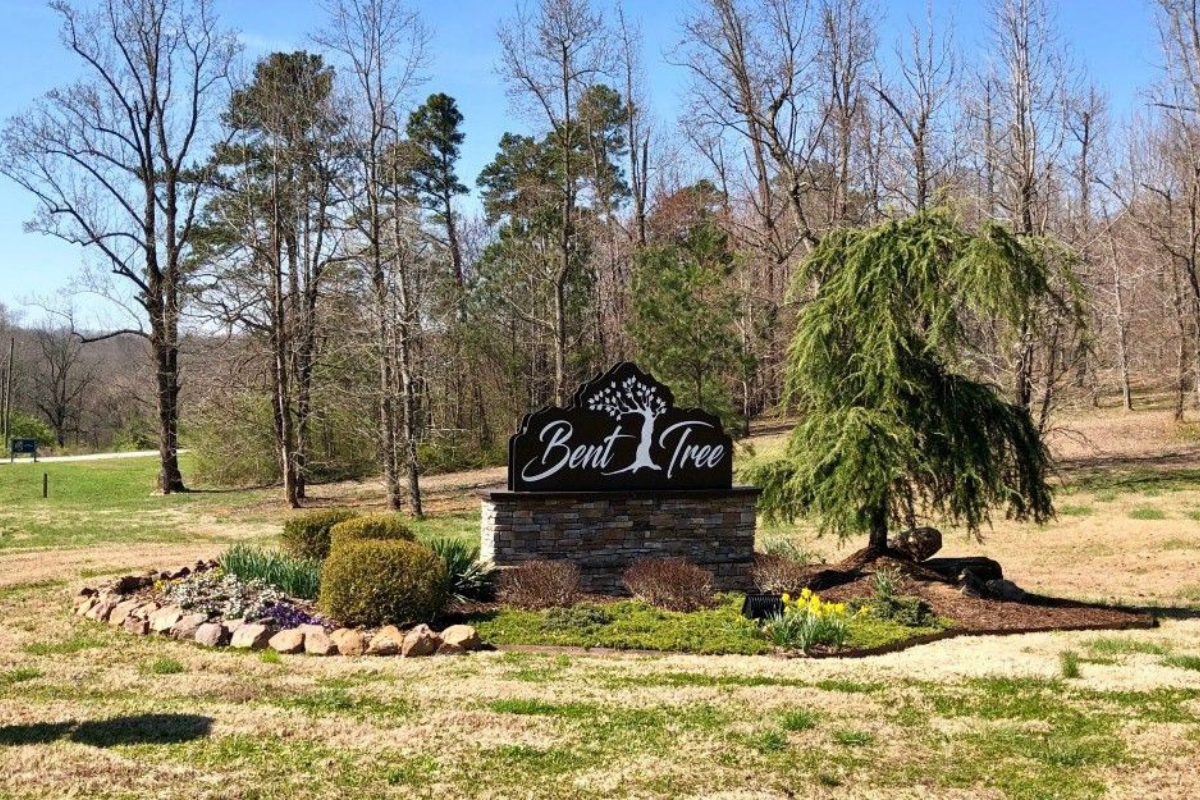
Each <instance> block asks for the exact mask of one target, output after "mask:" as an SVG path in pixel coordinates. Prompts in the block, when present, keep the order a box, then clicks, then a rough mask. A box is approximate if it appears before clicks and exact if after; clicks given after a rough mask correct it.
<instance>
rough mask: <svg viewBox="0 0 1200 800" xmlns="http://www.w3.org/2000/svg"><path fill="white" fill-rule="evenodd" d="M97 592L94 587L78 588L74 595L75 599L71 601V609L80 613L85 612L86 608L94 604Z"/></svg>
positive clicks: (81, 614)
mask: <svg viewBox="0 0 1200 800" xmlns="http://www.w3.org/2000/svg"><path fill="white" fill-rule="evenodd" d="M97 594H99V592H97V591H96V590H95V589H89V588H87V587H84V588H83V589H80V590H79V594H77V595H75V599H74V600H73V601H72V602H71V608H72V610H73V611H74V612H75V613H76V614H78V615H80V616H83V614H85V613H87V611H88V609H90V608H91V607H92V606H94V605H96V595H97Z"/></svg>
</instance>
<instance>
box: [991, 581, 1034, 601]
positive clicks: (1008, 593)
mask: <svg viewBox="0 0 1200 800" xmlns="http://www.w3.org/2000/svg"><path fill="white" fill-rule="evenodd" d="M984 588H985V589H987V593H988V596H989V597H994V598H995V599H997V600H1007V601H1009V602H1014V603H1019V602H1021V601H1022V600H1024V599H1025V597H1026V594H1025V590H1024V589H1022V588H1021V587H1020V586H1017V585H1016V584H1015V583H1013V582H1012V581H1009V580H998V581H996V580H992V581H988V582H987V583H985V584H984Z"/></svg>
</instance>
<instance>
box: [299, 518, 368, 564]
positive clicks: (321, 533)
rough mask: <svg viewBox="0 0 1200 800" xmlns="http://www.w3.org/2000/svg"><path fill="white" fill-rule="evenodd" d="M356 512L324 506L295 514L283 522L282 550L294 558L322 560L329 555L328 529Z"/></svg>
mask: <svg viewBox="0 0 1200 800" xmlns="http://www.w3.org/2000/svg"><path fill="white" fill-rule="evenodd" d="M357 516H358V512H356V511H351V510H350V509H348V508H326V509H319V510H316V511H305V512H303V513H300V514H295V515H293V516H291V517H289V518H288V519H287V521H286V522H284V523H283V536H282V537H281V541H282V544H283V549H284V552H286V553H287V554H288V555H290V556H293V557H295V558H303V559H312V560H315V561H322V560H324V559H325V558H326V557H327V556H328V555H329V531H330V529H331V528H333V526H335V525H337V524H339V523H342V522H345V521H347V520H351V519H354V518H355V517H357Z"/></svg>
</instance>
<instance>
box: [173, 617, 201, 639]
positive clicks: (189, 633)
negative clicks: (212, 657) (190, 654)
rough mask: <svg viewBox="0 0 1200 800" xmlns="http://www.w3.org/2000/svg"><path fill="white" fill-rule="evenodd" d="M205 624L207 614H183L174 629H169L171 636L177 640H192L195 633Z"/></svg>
mask: <svg viewBox="0 0 1200 800" xmlns="http://www.w3.org/2000/svg"><path fill="white" fill-rule="evenodd" d="M206 622H208V614H184V615H183V617H181V618H180V620H179V622H176V623H175V627H173V628H171V635H172V636H174V637H176V638H177V639H194V638H196V631H198V630H200V626H201V625H203V624H204V623H206Z"/></svg>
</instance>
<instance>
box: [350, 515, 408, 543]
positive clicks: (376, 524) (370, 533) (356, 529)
mask: <svg viewBox="0 0 1200 800" xmlns="http://www.w3.org/2000/svg"><path fill="white" fill-rule="evenodd" d="M414 538H415V537H414V536H413V534H412V531H410V530H409V529H408V526H407V525H405V524H404V521H403V520H402V519H401V518H400V517H399V516H398V515H396V514H365V515H363V516H361V517H355V518H354V519H348V520H346V521H345V522H339V523H338V524H336V525H334V526H333V527H332V528H331V529H330V530H329V548H330V550H336V549H337V548H338V547H340V546H341V545H343V544H345V543H346V542H361V541H364V540H366V539H373V540H383V541H405V542H411V541H413V540H414Z"/></svg>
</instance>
